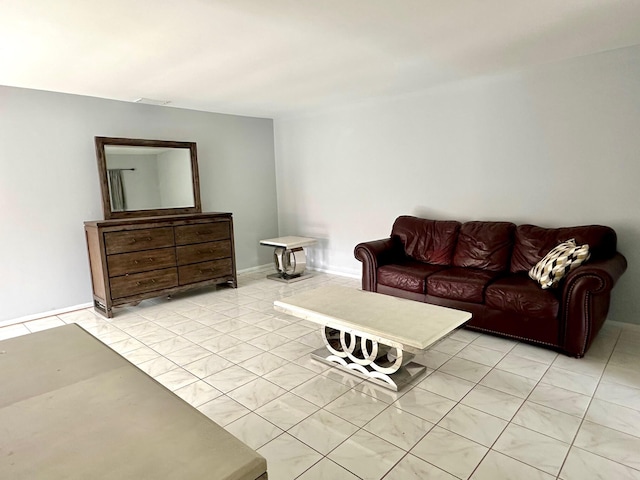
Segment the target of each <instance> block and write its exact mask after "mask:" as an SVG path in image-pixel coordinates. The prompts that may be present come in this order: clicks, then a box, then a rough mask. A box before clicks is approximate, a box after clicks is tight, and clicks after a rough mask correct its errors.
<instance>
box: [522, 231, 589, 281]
mask: <svg viewBox="0 0 640 480" xmlns="http://www.w3.org/2000/svg"><path fill="white" fill-rule="evenodd" d="M587 260H589V245H587V244H584V245H581V246H578V245H576V241H575V239H573V238H572V239H570V240H567V241H566V242H562V243H561V244H560V245H558V246H557V247H554V248H552V249H551V251H550V252H549V253H547V254H546V255H545V256H544V257H543V259H542V260H540V261H539V262H538V263H536V264H535V266H534V267H533V268H532V269H531V270H529V278H531V279H532V280H535V281H536V282H538V283H539V284H540V286H541V287H542V288H555V287H557V286H558V284H559V283H560V281H561V280H562V279H563V278H564V277H565V275H567V273H569V272H570V271H571V270H573V269H574V268H576V267H579V266H580V265H582V264H583V263H584V262H586V261H587Z"/></svg>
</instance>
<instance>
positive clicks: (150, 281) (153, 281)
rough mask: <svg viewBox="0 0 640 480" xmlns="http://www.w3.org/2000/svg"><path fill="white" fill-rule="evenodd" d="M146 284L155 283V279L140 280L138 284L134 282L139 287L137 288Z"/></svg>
mask: <svg viewBox="0 0 640 480" xmlns="http://www.w3.org/2000/svg"><path fill="white" fill-rule="evenodd" d="M147 283H156V279H155V278H152V279H151V280H140V281H139V282H136V285H137V286H138V287H139V286H141V285H145V284H147Z"/></svg>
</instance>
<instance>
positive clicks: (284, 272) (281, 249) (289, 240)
mask: <svg viewBox="0 0 640 480" xmlns="http://www.w3.org/2000/svg"><path fill="white" fill-rule="evenodd" d="M316 242H317V240H316V239H315V238H308V237H295V236H288V237H278V238H268V239H266V240H260V245H266V246H269V247H274V248H275V251H274V253H273V261H274V264H275V267H276V270H277V272H278V273H273V274H271V275H267V278H270V279H272V280H278V281H280V282H286V283H290V282H297V281H299V280H303V279H305V278H308V277H310V276H311V275H309V274H305V273H304V269H305V268H306V266H307V255H306V253H305V251H304V248H303V247H308V246H309V245H313V244H315V243H316Z"/></svg>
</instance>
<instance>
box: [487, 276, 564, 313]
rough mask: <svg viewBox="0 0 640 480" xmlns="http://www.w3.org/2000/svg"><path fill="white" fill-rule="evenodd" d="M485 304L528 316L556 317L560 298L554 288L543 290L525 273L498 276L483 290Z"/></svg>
mask: <svg viewBox="0 0 640 480" xmlns="http://www.w3.org/2000/svg"><path fill="white" fill-rule="evenodd" d="M484 296H485V304H486V305H487V306H488V307H491V308H496V309H498V310H503V311H506V312H513V313H514V314H518V315H525V316H528V317H537V318H540V319H541V320H542V319H545V318H557V316H558V311H559V308H560V300H559V298H558V293H557V291H556V290H543V289H541V288H540V285H538V282H536V281H535V280H531V279H530V278H529V276H528V275H527V274H526V273H516V274H512V275H508V276H506V277H503V278H500V279H498V280H496V281H495V282H493V283H492V284H491V285H489V286H488V287H487V289H486V290H485V294H484Z"/></svg>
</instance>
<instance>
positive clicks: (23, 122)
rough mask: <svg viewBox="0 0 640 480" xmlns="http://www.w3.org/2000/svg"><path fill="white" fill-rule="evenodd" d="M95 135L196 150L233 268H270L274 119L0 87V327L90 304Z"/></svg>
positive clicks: (207, 200) (206, 199)
mask: <svg viewBox="0 0 640 480" xmlns="http://www.w3.org/2000/svg"><path fill="white" fill-rule="evenodd" d="M96 135H98V136H108V137H129V138H144V139H158V140H179V141H193V142H196V143H197V146H198V160H199V162H198V164H199V167H200V168H199V170H200V186H201V195H202V206H203V211H219V212H232V213H233V215H234V229H235V244H236V260H237V266H238V268H239V269H244V268H249V267H253V266H257V265H263V264H267V263H270V262H271V255H272V252H271V251H269V249H267V248H265V247H260V246H259V245H258V242H259V240H260V239H263V238H270V237H274V236H277V233H278V225H277V206H276V190H275V166H274V149H273V123H272V120H270V119H260V118H251V117H239V116H233V115H222V114H214V113H206V112H196V111H191V110H181V109H175V108H170V107H157V106H152V105H139V104H134V103H127V102H117V101H111V100H103V99H97V98H91V97H82V96H75V95H65V94H58V93H51V92H43V91H36V90H27V89H18V88H9V87H0V323H1V322H3V321H7V320H10V319H14V318H19V317H24V316H29V315H35V314H37V313H41V312H47V311H51V310H58V309H63V308H66V307H69V306H74V305H79V304H83V303H87V302H91V300H92V298H91V280H90V276H89V264H88V260H87V249H86V245H85V239H84V230H83V222H84V221H86V220H96V219H102V218H103V216H102V207H101V198H100V188H99V182H98V171H97V161H96V155H95V147H94V136H96Z"/></svg>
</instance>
